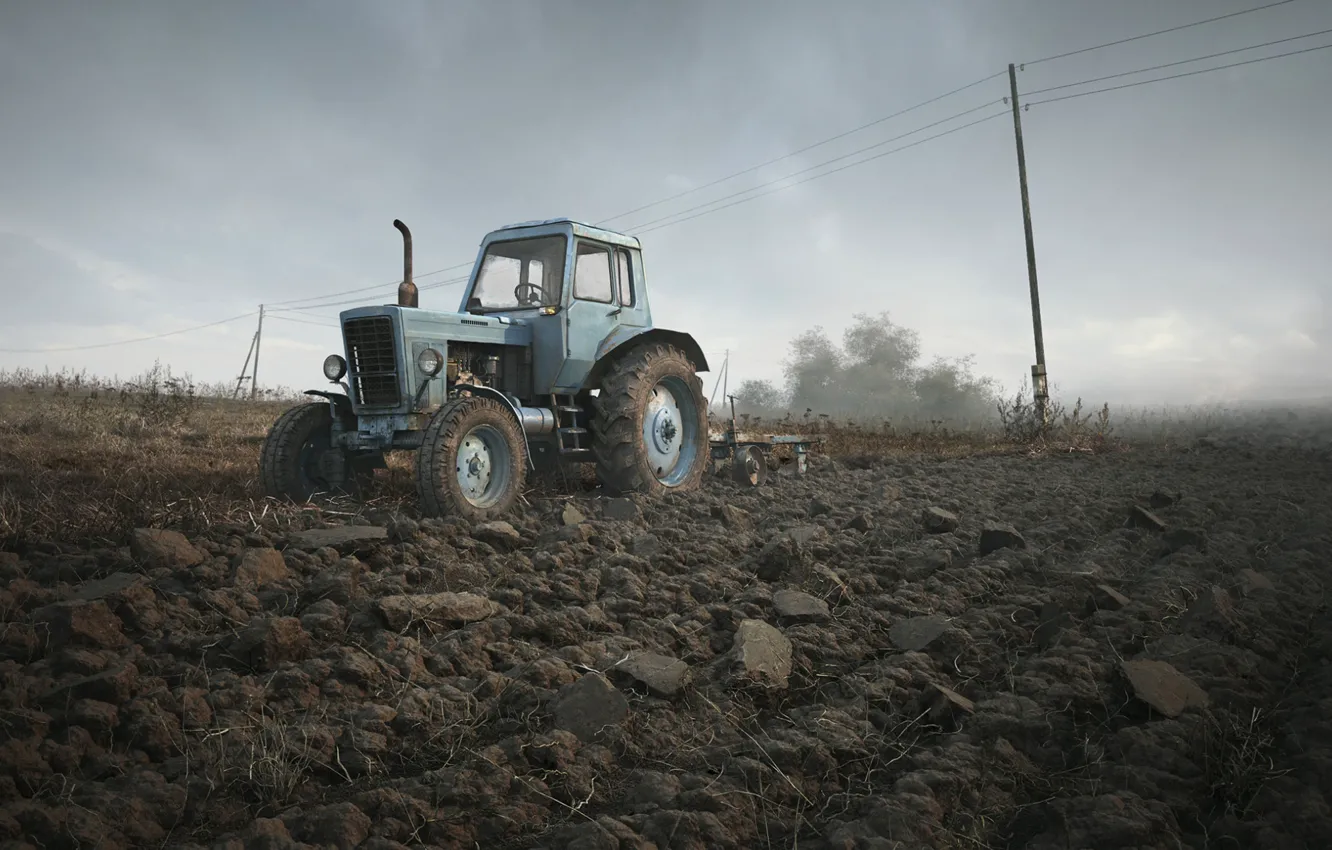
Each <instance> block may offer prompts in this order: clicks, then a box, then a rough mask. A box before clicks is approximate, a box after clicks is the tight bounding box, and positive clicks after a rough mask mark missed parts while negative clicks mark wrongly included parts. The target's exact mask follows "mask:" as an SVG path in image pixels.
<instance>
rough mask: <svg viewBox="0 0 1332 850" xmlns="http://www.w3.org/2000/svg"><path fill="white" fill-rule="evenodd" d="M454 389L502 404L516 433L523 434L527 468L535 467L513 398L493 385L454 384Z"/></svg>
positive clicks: (525, 432)
mask: <svg viewBox="0 0 1332 850" xmlns="http://www.w3.org/2000/svg"><path fill="white" fill-rule="evenodd" d="M453 386H454V388H455V389H459V390H467V391H468V392H469V393H471V394H472V395H479V396H484V397H486V398H491V399H494V400H495V401H498V402H499V403H500V404H502V405H504V409H505V410H507V411H509V415H510V416H512V417H513V421H514V424H516V425H517V426H518V433H519V434H522V435H523V457H525V458H527V468H528V469H536V464H535V463H533V462H532V445H531V443H529V442H528V441H527V431H525V430H523V417H522V415H521V414H520V413H519V412H518V408H516V407H514V405H513V400H512V399H510V398H509V397H508V396H506V395H505V394H504V393H502V392H500V391H499V390H497V389H494V388H493V387H482V386H477V385H476V384H454V385H453Z"/></svg>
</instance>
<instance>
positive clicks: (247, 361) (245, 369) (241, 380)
mask: <svg viewBox="0 0 1332 850" xmlns="http://www.w3.org/2000/svg"><path fill="white" fill-rule="evenodd" d="M258 341H259V332H258V331H255V332H254V336H252V337H250V348H249V350H248V351H246V352H245V364H244V365H243V366H241V373H240V377H239V378H237V379H236V390H235V391H234V392H233V393H232V394H231V397H232V398H240V391H241V387H242V386H243V385H244V384H245V378H246V374H245V373H246V372H249V371H250V358H251V357H253V356H254V345H255V343H256V342H258Z"/></svg>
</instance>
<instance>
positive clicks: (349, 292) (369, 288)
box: [272, 260, 472, 311]
mask: <svg viewBox="0 0 1332 850" xmlns="http://www.w3.org/2000/svg"><path fill="white" fill-rule="evenodd" d="M471 264H472V263H471V261H470V260H469V261H468V262H466V263H459V264H458V265H456V266H449V267H448V268H443V269H435V270H434V271H433V272H426V273H424V274H421V275H417V276H416V278H417V279H420V278H425V277H433V276H435V275H437V274H443V273H444V272H451V271H453V270H454V269H460V268H462V267H464V266H470V265H471ZM401 282H402V281H401V279H399V280H392V281H389V282H388V283H374V284H371V285H369V286H361V287H357V288H356V289H347V290H344V291H342V292H329V293H325V294H324V295H311V296H310V297H308V298H291V299H289V300H287V301H275V302H273V304H272V306H274V307H280V308H281V309H282V310H284V311H285V310H295V309H297V308H295V307H282V306H281V305H283V304H299V303H300V302H302V301H320V300H322V299H324V298H338V297H340V296H342V295H355V294H356V293H358V292H370V291H373V290H376V289H383V288H385V287H388V286H397V285H398V284H399V283H401Z"/></svg>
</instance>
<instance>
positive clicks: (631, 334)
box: [583, 326, 708, 389]
mask: <svg viewBox="0 0 1332 850" xmlns="http://www.w3.org/2000/svg"><path fill="white" fill-rule="evenodd" d="M651 342H661V343H665V344H666V345H670V346H672V347H674V348H678V349H680V350H681V351H683V352H684V354H685V356H686V357H688V358H689V359H690V360H691V361H693V363H694V369H695V370H696V371H699V372H706V371H708V359H707V358H706V357H704V356H703V349H702V348H701V347H700V346H699V344H698V343H697V342H696V341H695V340H694V338H693V337H692V336H691V335H689V334H687V333H684V332H683V331H672V330H667V329H666V328H632V327H623V326H622V327H618V328H616V329H615V330H614V331H612V332H611V333H610V334H609V335H608V336H607V337H606V338H605V339H603V340H602V341H601V345H599V346H597V362H596V363H595V364H593V366H592V369H591V371H589V372H588V373H587V378H586V379H585V380H584V381H583V388H584V389H594V388H595V387H596V386H597V385H598V384H599V383H601V376H602V375H604V374H605V373H606V370H607V369H609V368H610V365H611V363H612V362H614V361H615V358H616V357H617V356H618V355H620V354H623V353H624V352H625V351H628V350H629V348H630V347H632V346H636V345H638V344H639V343H651Z"/></svg>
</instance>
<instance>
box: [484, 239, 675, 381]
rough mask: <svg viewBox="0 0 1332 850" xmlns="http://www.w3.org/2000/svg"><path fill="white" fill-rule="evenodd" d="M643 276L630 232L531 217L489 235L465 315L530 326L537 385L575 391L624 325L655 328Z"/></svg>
mask: <svg viewBox="0 0 1332 850" xmlns="http://www.w3.org/2000/svg"><path fill="white" fill-rule="evenodd" d="M643 281H644V278H643V254H642V249H641V247H640V245H639V242H638V240H637V239H635V238H633V237H631V236H625V235H623V234H620V233H615V232H613V231H610V230H602V229H600V228H597V227H592V226H591V225H587V224H580V223H578V222H575V221H570V220H568V219H551V220H547V221H532V222H524V223H521V224H514V225H509V226H507V227H502V228H500V229H498V230H495V231H493V232H491V233H489V234H487V236H486V237H485V239H484V240H482V243H481V247H480V250H479V252H478V255H477V260H476V263H475V265H474V266H473V268H472V274H471V276H470V278H469V280H468V285H467V290H466V292H464V293H463V299H462V306H461V312H464V313H469V314H473V315H478V316H495V315H500V316H505V317H508V318H511V319H517V320H522V321H524V322H526V323H528V324H530V325H531V327H532V344H533V347H534V349H535V350H534V361H535V363H537V364H539V365H537V366H536V367H535V369H534V374H533V378H534V383H535V384H536V385H537V386H540V387H543V388H544V387H549V388H550V389H551V390H552V391H554V392H560V393H573V392H577V391H578V390H579V389H580V388H582V386H583V383H584V379H585V378H586V377H587V376H588V374H589V372H591V370H592V367H593V366H594V364H595V363H596V361H597V355H598V352H599V351H602V350H603V344H605V343H607V342H608V341H609V342H612V343H613V341H614V337H615V336H616V332H617V330H618V329H620V328H624V329H625V330H626V331H628V330H629V329H642V328H647V327H651V326H652V313H651V310H650V308H649V306H648V297H647V292H646V289H645V287H644V284H643ZM621 333H623V332H621Z"/></svg>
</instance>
